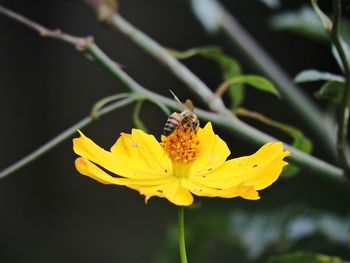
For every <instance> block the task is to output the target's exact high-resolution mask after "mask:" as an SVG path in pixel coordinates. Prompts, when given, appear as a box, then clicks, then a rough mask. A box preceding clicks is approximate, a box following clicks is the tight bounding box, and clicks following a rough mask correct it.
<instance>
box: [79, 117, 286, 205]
mask: <svg viewBox="0 0 350 263" xmlns="http://www.w3.org/2000/svg"><path fill="white" fill-rule="evenodd" d="M80 135H81V137H80V138H75V139H74V140H73V147H74V151H75V153H77V154H78V155H80V156H81V157H79V158H77V159H76V161H75V165H76V168H77V170H78V171H79V172H80V173H81V174H83V175H86V176H89V177H91V178H93V179H95V180H97V181H99V182H100V183H103V184H115V185H124V186H127V187H129V188H131V189H134V190H137V191H139V192H140V194H142V195H144V196H145V197H146V202H147V200H148V199H149V198H150V197H152V196H158V197H162V198H166V199H168V200H169V201H170V202H172V203H174V204H176V205H179V206H188V205H191V204H192V203H193V195H192V194H194V195H197V196H208V197H222V198H232V197H238V196H240V197H242V198H245V199H250V200H257V199H259V194H258V192H257V191H258V190H261V189H264V188H266V187H268V186H269V185H271V184H272V183H273V182H274V181H276V180H277V178H278V176H279V175H280V173H281V172H282V168H283V166H285V165H286V164H287V163H286V162H285V161H283V158H284V157H286V156H289V152H288V151H284V150H283V144H282V143H281V142H271V143H267V144H265V145H264V146H262V147H261V148H260V149H259V150H258V151H257V152H256V153H255V154H253V155H250V156H243V157H239V158H235V159H231V160H227V161H226V158H227V157H228V156H229V155H230V150H229V149H228V147H227V145H226V143H225V142H224V141H223V140H221V139H220V137H219V136H218V135H216V134H214V132H213V129H212V125H211V123H208V124H207V125H206V126H205V127H204V128H199V129H198V131H197V132H195V131H193V129H190V128H185V127H183V126H179V127H178V128H177V129H176V130H175V131H174V132H173V133H172V134H170V135H169V136H162V139H161V141H162V142H161V143H159V142H158V141H157V140H156V139H155V137H154V136H153V135H149V134H146V133H144V132H143V131H141V130H139V129H133V130H132V132H131V134H126V133H122V134H121V136H120V137H119V139H118V140H117V142H116V143H115V144H114V145H113V146H112V148H111V150H110V151H106V150H104V149H102V148H100V147H99V146H98V145H96V144H95V143H94V142H93V141H92V140H90V139H89V138H87V137H85V136H84V135H83V134H82V133H81V132H80ZM112 174H113V176H112Z"/></svg>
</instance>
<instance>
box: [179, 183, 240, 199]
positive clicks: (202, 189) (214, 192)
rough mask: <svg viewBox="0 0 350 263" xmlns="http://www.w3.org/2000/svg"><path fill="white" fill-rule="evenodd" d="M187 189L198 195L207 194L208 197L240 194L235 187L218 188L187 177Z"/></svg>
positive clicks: (225, 196) (226, 196) (228, 196)
mask: <svg viewBox="0 0 350 263" xmlns="http://www.w3.org/2000/svg"><path fill="white" fill-rule="evenodd" d="M184 186H186V188H187V189H189V190H190V191H191V193H193V194H195V195H197V196H207V197H222V198H232V197H237V196H239V192H237V191H234V190H235V189H232V190H231V189H230V190H222V189H217V188H212V187H208V186H205V185H204V184H200V183H198V182H193V181H192V180H190V179H187V180H186V181H185V183H184Z"/></svg>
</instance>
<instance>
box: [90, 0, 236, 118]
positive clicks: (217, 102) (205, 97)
mask: <svg viewBox="0 0 350 263" xmlns="http://www.w3.org/2000/svg"><path fill="white" fill-rule="evenodd" d="M84 1H85V2H86V3H87V4H88V5H89V6H90V7H91V8H93V9H94V11H95V12H96V13H97V14H98V15H99V14H101V12H102V11H101V10H106V8H108V7H107V5H106V3H107V1H104V0H102V1H95V0H84ZM106 13H107V14H109V16H107V15H105V16H103V20H101V21H103V22H104V23H106V24H107V25H109V26H110V27H112V28H114V29H116V30H118V31H119V32H121V33H123V34H124V35H126V36H127V37H128V38H129V39H130V40H132V41H133V42H134V43H135V44H136V45H138V46H139V47H141V48H142V49H144V50H145V51H146V52H147V53H148V54H150V55H152V56H153V57H155V58H156V59H157V60H158V61H159V62H160V63H161V65H163V66H166V67H167V68H168V69H169V71H170V72H172V73H173V74H174V75H175V76H176V77H177V78H178V79H179V80H181V81H182V82H183V83H185V84H186V85H187V86H188V87H189V88H190V89H191V90H192V92H194V93H195V94H196V95H197V96H198V97H199V98H200V99H201V100H202V101H203V102H204V103H205V104H206V105H207V106H208V108H209V109H210V110H212V111H215V112H220V113H223V114H230V112H229V111H228V110H227V109H226V107H225V105H224V103H223V101H222V99H221V98H220V97H217V96H215V94H214V93H213V92H212V91H211V90H210V88H208V87H207V86H206V85H205V83H204V82H203V81H202V80H201V79H199V78H198V77H197V76H196V75H194V74H193V73H192V72H191V71H190V70H189V69H188V68H187V67H186V66H184V65H183V64H182V63H181V62H179V61H178V60H177V59H176V58H175V57H174V56H172V55H171V54H170V53H169V51H168V50H167V49H165V48H164V47H162V46H161V45H160V44H158V43H157V42H156V41H154V40H153V39H152V38H150V37H149V36H147V35H146V34H145V33H143V32H142V31H141V30H139V29H137V28H136V27H135V26H133V25H132V24H131V23H129V22H128V21H127V20H125V19H124V18H123V17H122V16H121V15H120V14H119V13H117V12H106ZM100 18H101V17H100Z"/></svg>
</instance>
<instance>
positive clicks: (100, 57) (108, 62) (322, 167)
mask: <svg viewBox="0 0 350 263" xmlns="http://www.w3.org/2000/svg"><path fill="white" fill-rule="evenodd" d="M6 10H7V9H4V8H2V7H1V6H0V13H2V14H4V15H7V16H9V15H8V12H7V11H6ZM11 14H12V15H11V16H9V17H11V18H12V19H14V20H15V21H17V22H20V23H22V24H24V25H26V26H28V27H29V28H31V29H34V30H36V31H38V30H39V28H38V27H37V24H36V23H34V22H32V21H30V20H28V19H27V20H26V21H25V22H23V21H22V19H18V18H20V17H22V16H20V15H18V14H15V15H13V14H14V13H13V12H11ZM41 28H43V27H42V26H41ZM45 29H46V28H45ZM48 31H49V32H50V30H48ZM46 36H47V35H46ZM50 36H51V35H49V37H50ZM54 38H56V39H57V40H61V41H64V42H67V43H69V44H71V45H73V46H76V45H77V43H76V41H80V40H81V39H85V38H78V37H74V36H70V35H68V34H65V33H62V32H60V34H58V35H56V34H55V35H54ZM79 51H80V52H82V53H85V54H88V55H89V57H91V58H93V59H94V60H95V61H96V62H98V63H99V64H100V65H101V66H103V67H104V68H105V69H106V70H107V71H109V72H110V73H111V74H112V75H113V76H115V77H116V78H117V79H119V80H120V81H121V82H122V83H124V85H125V86H126V87H127V88H128V89H129V90H130V91H132V92H134V93H138V94H140V96H144V97H145V98H149V99H150V100H151V101H158V102H160V103H162V104H164V105H166V106H168V107H170V108H174V109H176V108H177V104H176V103H175V102H174V101H173V100H172V99H169V98H167V97H164V96H161V95H159V94H157V93H154V92H152V91H149V90H147V89H145V88H144V87H142V86H141V85H140V84H139V83H137V82H136V81H135V80H134V79H132V78H131V77H130V76H129V75H128V74H126V73H125V72H124V71H123V70H122V69H121V68H120V67H119V66H118V65H117V64H116V63H115V62H114V61H113V60H112V59H110V58H109V57H108V56H107V55H106V54H105V53H104V52H103V51H102V50H101V49H100V48H99V47H98V46H97V45H96V44H95V43H93V42H91V41H90V42H88V43H86V45H85V46H84V48H83V49H79ZM120 102H121V101H120ZM117 103H118V102H117ZM112 105H115V104H112ZM112 105H111V106H112ZM111 106H110V107H111ZM106 108H108V107H106ZM196 114H197V115H198V116H199V117H200V118H202V119H204V120H207V121H211V122H213V123H215V124H217V125H219V126H222V127H224V128H227V129H228V130H230V131H231V132H232V134H233V135H235V136H238V137H239V138H240V139H243V140H246V141H247V142H249V143H253V144H256V145H262V144H264V143H266V142H269V141H276V140H277V139H275V138H273V137H271V136H269V135H267V134H265V133H263V132H261V131H259V130H257V129H255V128H253V127H251V126H249V125H247V124H245V123H244V122H242V121H240V120H239V119H238V118H236V117H235V116H233V115H227V114H222V113H220V114H218V113H211V112H208V111H204V110H200V109H196ZM87 118H91V117H87ZM81 122H82V123H81ZM81 122H79V123H80V125H83V124H84V123H85V122H84V120H83V121H81ZM74 128H75V127H74ZM56 138H58V139H56ZM56 138H55V139H54V140H56V141H55V143H52V144H51V146H52V147H51V148H50V147H47V149H46V151H45V152H47V151H48V150H50V149H52V148H53V147H54V146H55V145H57V143H58V142H60V141H62V140H64V139H65V138H66V137H65V136H62V137H61V135H59V136H58V137H56ZM285 146H286V148H287V149H288V150H290V151H291V153H292V156H291V157H290V160H291V161H292V162H293V163H295V164H297V165H299V166H301V167H303V168H305V169H306V170H308V171H311V172H313V173H314V174H316V175H324V176H326V177H328V178H332V179H335V180H336V181H338V182H341V181H343V179H344V178H343V173H342V170H341V169H339V168H338V167H335V166H333V165H331V164H328V163H326V162H324V161H322V160H319V159H317V158H315V157H313V156H310V155H308V154H305V153H303V152H301V151H299V150H297V149H295V148H293V147H291V146H289V145H287V144H285ZM25 159H26V160H32V158H31V156H27V157H26V158H25ZM15 165H16V164H15ZM24 165H25V163H22V166H21V167H23V166H24ZM6 170H7V169H6Z"/></svg>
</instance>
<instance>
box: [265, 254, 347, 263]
mask: <svg viewBox="0 0 350 263" xmlns="http://www.w3.org/2000/svg"><path fill="white" fill-rule="evenodd" d="M268 263H349V261H344V260H342V259H340V258H338V257H331V256H327V255H323V254H315V253H310V252H296V253H293V254H287V255H283V256H275V257H272V258H271V259H270V260H269V261H268Z"/></svg>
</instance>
